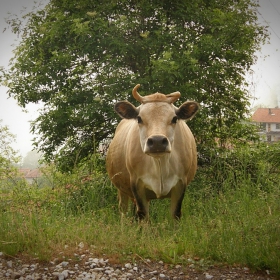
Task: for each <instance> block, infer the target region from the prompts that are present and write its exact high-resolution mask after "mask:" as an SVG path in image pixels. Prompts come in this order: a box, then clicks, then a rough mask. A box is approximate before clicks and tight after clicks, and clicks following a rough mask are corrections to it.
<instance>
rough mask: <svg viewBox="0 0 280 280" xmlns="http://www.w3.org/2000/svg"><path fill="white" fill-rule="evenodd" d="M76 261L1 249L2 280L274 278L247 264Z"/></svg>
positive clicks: (77, 258)
mask: <svg viewBox="0 0 280 280" xmlns="http://www.w3.org/2000/svg"><path fill="white" fill-rule="evenodd" d="M74 258H75V260H71V259H69V260H67V261H59V260H58V259H55V260H53V261H51V262H49V263H42V262H36V261H27V260H24V259H23V260H22V259H18V258H6V257H5V256H4V255H3V254H2V253H1V252H0V279H1V280H2V279H3V280H4V279H20V280H44V279H54V280H66V279H77V280H91V279H96V280H97V279H99V280H117V279H123V280H132V279H151V280H157V279H174V280H175V279H177V280H181V279H194V280H196V279H198V280H200V279H203V280H204V279H213V280H216V279H222V280H230V279H241V280H242V279H244V280H245V279H248V280H249V279H254V280H273V279H276V278H273V277H272V276H271V275H269V272H268V271H266V272H265V273H263V274H254V273H252V272H250V270H249V269H248V268H246V267H243V268H241V267H214V266H211V267H208V268H204V269H202V268H201V267H199V266H197V264H196V262H195V261H193V260H189V262H190V264H189V265H187V266H181V265H175V266H171V265H168V264H165V263H163V262H161V261H160V262H151V261H150V260H143V259H142V260H141V258H140V257H139V262H137V263H134V262H133V263H132V262H131V263H124V264H115V263H110V261H109V260H108V259H105V258H95V257H93V256H92V254H91V253H88V254H82V255H78V254H76V255H75V256H74Z"/></svg>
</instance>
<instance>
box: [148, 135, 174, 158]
mask: <svg viewBox="0 0 280 280" xmlns="http://www.w3.org/2000/svg"><path fill="white" fill-rule="evenodd" d="M144 152H145V153H146V154H149V155H159V154H164V153H170V152H171V146H170V142H169V140H168V138H167V137H165V136H164V135H153V136H150V137H149V138H148V139H147V141H146V145H145V149H144Z"/></svg>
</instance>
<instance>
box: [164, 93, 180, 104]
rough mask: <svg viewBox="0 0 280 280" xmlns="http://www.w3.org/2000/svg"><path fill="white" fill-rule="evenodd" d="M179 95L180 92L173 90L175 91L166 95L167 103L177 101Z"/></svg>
mask: <svg viewBox="0 0 280 280" xmlns="http://www.w3.org/2000/svg"><path fill="white" fill-rule="evenodd" d="M180 96H181V93H180V92H179V91H175V92H172V93H170V94H168V95H166V97H167V98H168V102H169V103H174V102H175V101H177V100H178V99H179V98H180Z"/></svg>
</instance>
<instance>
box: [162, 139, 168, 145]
mask: <svg viewBox="0 0 280 280" xmlns="http://www.w3.org/2000/svg"><path fill="white" fill-rule="evenodd" d="M162 145H163V146H164V147H167V146H168V140H167V138H163V139H162Z"/></svg>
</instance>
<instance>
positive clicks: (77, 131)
mask: <svg viewBox="0 0 280 280" xmlns="http://www.w3.org/2000/svg"><path fill="white" fill-rule="evenodd" d="M175 2H176V3H175ZM175 2H174V1H171V2H170V1H166V0H164V1H152V2H151V1H148V0H142V1H133V0H130V1H102V3H101V2H100V1H97V0H95V1H89V0H82V1H79V2H73V1H70V0H65V1H58V0H51V1H50V2H49V4H48V5H47V6H46V7H45V8H44V9H43V10H39V11H37V12H33V13H30V14H28V15H26V19H27V20H28V21H27V24H26V25H24V26H21V25H20V23H19V21H18V20H17V19H15V20H14V21H10V24H11V25H13V26H14V28H15V32H21V35H22V41H21V43H20V45H19V46H18V47H17V48H16V50H15V56H14V58H13V60H12V61H11V67H10V69H7V70H5V72H4V73H3V79H4V82H5V83H6V85H7V86H8V87H9V94H10V95H11V96H13V97H14V98H16V99H17V100H18V102H19V104H20V105H21V106H23V107H24V106H25V105H26V104H28V103H29V102H43V103H44V104H45V107H44V109H43V110H42V112H41V115H40V116H39V117H38V119H37V120H35V121H34V122H33V125H32V129H33V131H39V132H40V136H39V138H38V139H37V140H36V141H35V144H36V145H37V146H38V148H39V150H40V151H42V152H44V153H45V156H46V158H48V159H49V160H53V159H55V158H56V157H57V156H58V154H59V153H61V151H63V157H65V158H66V157H68V159H69V158H72V159H73V160H72V162H75V161H78V162H79V161H80V160H82V158H83V157H84V156H85V155H87V154H89V153H92V152H94V150H95V149H96V147H97V146H98V143H99V142H100V141H102V140H103V139H105V138H108V137H112V135H113V132H114V128H115V125H116V123H117V120H118V119H117V115H116V114H115V113H114V112H113V104H114V103H115V102H116V101H119V100H123V99H128V100H129V101H132V102H134V104H136V102H135V101H134V100H132V97H131V89H132V88H133V87H134V85H135V84H136V83H140V84H141V90H142V93H143V94H146V93H147V94H148V93H152V92H157V91H159V92H163V93H170V92H174V91H175V90H178V91H180V92H181V94H182V97H181V101H185V100H186V99H193V100H196V101H198V102H200V103H202V109H201V112H200V114H198V115H197V116H196V118H195V119H194V120H192V121H191V122H190V123H189V125H190V126H191V128H192V130H193V132H194V134H195V136H196V138H197V140H198V142H199V143H204V142H205V140H206V139H212V140H213V139H215V138H218V139H224V140H223V141H231V139H232V138H234V137H236V136H234V135H237V134H233V133H232V130H234V129H235V128H236V127H237V126H236V124H240V123H242V119H243V118H244V117H245V116H246V114H247V110H248V108H247V105H248V100H249V95H248V92H247V91H246V89H244V88H245V87H244V74H245V73H246V71H247V70H248V69H249V67H250V66H251V65H252V63H253V61H254V59H255V58H254V52H255V50H256V49H258V47H259V44H260V43H261V42H264V40H265V39H266V37H267V33H266V29H265V28H264V27H261V26H259V25H258V24H257V13H256V12H257V11H256V6H257V5H256V4H255V1H253V0H241V1H235V2H232V1H230V2H228V1H222V0H221V1H205V0H192V1H188V2H186V1H175ZM92 139H95V140H94V141H95V143H96V144H95V145H92V143H93V140H92ZM223 141H222V142H223ZM206 142H208V143H209V141H206ZM63 157H62V156H61V155H60V156H59V158H60V159H61V158H63ZM68 159H67V162H68ZM64 166H65V164H64ZM68 166H69V169H71V168H72V165H71V164H69V165H68Z"/></svg>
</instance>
